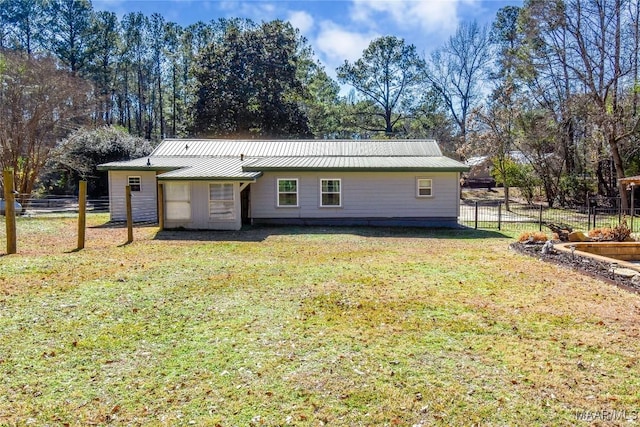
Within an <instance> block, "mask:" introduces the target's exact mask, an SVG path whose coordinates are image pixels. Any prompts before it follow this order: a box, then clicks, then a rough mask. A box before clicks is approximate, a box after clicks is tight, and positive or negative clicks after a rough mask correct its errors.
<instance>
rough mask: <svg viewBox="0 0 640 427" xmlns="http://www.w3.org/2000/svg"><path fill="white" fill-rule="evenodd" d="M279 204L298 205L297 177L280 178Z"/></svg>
mask: <svg viewBox="0 0 640 427" xmlns="http://www.w3.org/2000/svg"><path fill="white" fill-rule="evenodd" d="M278 206H279V207H297V206H298V180H297V179H295V178H293V179H292V178H286V179H282V178H281V179H278Z"/></svg>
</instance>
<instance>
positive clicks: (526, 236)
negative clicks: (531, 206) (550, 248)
mask: <svg viewBox="0 0 640 427" xmlns="http://www.w3.org/2000/svg"><path fill="white" fill-rule="evenodd" d="M547 240H549V238H548V237H547V235H546V234H545V233H543V232H542V231H525V232H524V233H522V234H520V236H519V237H518V242H520V243H523V242H546V241H547Z"/></svg>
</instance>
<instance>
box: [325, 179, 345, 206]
mask: <svg viewBox="0 0 640 427" xmlns="http://www.w3.org/2000/svg"><path fill="white" fill-rule="evenodd" d="M341 191H342V183H341V182H340V180H339V179H321V180H320V206H322V207H340V206H342V193H341Z"/></svg>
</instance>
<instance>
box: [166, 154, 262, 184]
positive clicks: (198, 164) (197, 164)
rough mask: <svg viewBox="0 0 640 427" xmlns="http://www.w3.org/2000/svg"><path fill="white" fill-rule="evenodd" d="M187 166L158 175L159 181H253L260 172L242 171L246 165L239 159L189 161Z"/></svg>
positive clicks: (199, 159)
mask: <svg viewBox="0 0 640 427" xmlns="http://www.w3.org/2000/svg"><path fill="white" fill-rule="evenodd" d="M189 160H190V161H189V163H190V164H189V165H188V166H185V167H183V168H181V169H177V170H174V171H170V172H166V173H163V174H160V175H158V179H159V180H167V179H171V180H175V179H188V180H208V181H210V180H217V181H255V180H256V178H258V177H259V176H260V175H262V172H259V171H244V170H243V168H242V166H243V164H245V163H246V160H245V161H242V160H240V158H239V157H215V158H204V159H202V158H198V159H189Z"/></svg>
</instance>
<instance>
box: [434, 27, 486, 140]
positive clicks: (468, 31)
mask: <svg viewBox="0 0 640 427" xmlns="http://www.w3.org/2000/svg"><path fill="white" fill-rule="evenodd" d="M491 60H492V55H491V43H490V40H489V34H488V31H487V28H486V27H481V26H480V25H478V23H477V22H472V23H462V24H461V25H460V26H459V27H458V30H457V31H456V33H455V34H454V35H453V36H451V37H450V38H449V41H448V42H447V43H446V44H445V46H444V47H443V48H441V49H438V50H436V51H434V52H433V53H432V55H431V61H430V64H429V66H428V67H427V72H426V79H427V80H428V81H429V82H430V83H431V85H432V86H433V88H434V89H435V91H436V92H437V93H439V94H440V96H442V98H443V100H444V102H445V104H446V105H447V108H448V110H449V114H451V117H452V118H453V120H454V121H455V123H456V124H457V126H458V129H459V135H460V143H461V144H464V143H465V141H466V134H467V119H468V116H469V113H470V112H471V110H472V109H473V107H474V106H475V105H477V104H478V103H479V101H480V99H481V98H482V96H483V93H482V82H483V79H485V78H486V76H487V72H488V68H487V67H488V65H489V63H490V62H491Z"/></svg>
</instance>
